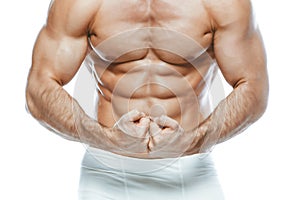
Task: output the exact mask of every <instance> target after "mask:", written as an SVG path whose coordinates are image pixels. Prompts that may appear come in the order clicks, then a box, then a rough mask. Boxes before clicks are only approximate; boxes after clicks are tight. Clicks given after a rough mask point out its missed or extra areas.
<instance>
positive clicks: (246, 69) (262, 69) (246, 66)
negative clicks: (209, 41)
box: [215, 30, 266, 87]
mask: <svg viewBox="0 0 300 200" xmlns="http://www.w3.org/2000/svg"><path fill="white" fill-rule="evenodd" d="M229 34H230V33H229V32H228V33H224V34H223V35H220V39H219V40H218V41H217V43H218V44H216V45H215V55H216V59H217V62H218V64H219V67H220V70H221V71H222V73H223V75H224V77H225V79H226V80H227V82H228V83H229V84H231V85H232V86H233V87H234V86H235V85H237V84H238V83H239V82H241V81H243V82H245V81H250V80H255V79H257V78H259V77H261V76H266V57H265V51H264V46H263V42H262V39H261V36H260V33H259V31H258V30H257V31H254V32H252V33H251V34H249V35H246V36H244V37H241V36H239V35H235V34H234V33H231V34H230V35H229Z"/></svg>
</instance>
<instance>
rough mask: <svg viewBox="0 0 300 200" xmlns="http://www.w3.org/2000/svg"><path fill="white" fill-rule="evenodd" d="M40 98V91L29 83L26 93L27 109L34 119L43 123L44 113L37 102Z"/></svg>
mask: <svg viewBox="0 0 300 200" xmlns="http://www.w3.org/2000/svg"><path fill="white" fill-rule="evenodd" d="M38 96H39V95H38V91H37V90H36V89H35V88H34V87H33V86H32V85H31V83H30V81H29V82H28V84H27V87H26V91H25V109H26V111H27V112H28V113H29V114H30V115H31V116H32V117H34V118H35V119H36V120H38V121H41V120H42V112H41V109H39V108H38V105H37V101H38V99H39V97H38Z"/></svg>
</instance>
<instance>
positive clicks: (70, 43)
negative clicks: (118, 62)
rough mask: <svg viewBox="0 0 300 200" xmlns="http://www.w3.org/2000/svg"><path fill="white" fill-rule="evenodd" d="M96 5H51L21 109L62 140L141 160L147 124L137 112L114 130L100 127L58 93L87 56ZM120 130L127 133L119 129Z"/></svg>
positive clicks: (64, 1)
mask: <svg viewBox="0 0 300 200" xmlns="http://www.w3.org/2000/svg"><path fill="white" fill-rule="evenodd" d="M98 4H100V3H99V0H90V1H77V0H60V1H54V3H53V4H52V5H51V8H50V11H49V17H48V20H47V24H46V26H45V27H43V29H42V30H41V32H40V34H39V36H38V38H37V41H36V44H35V47H34V50H33V60H32V67H31V69H30V73H29V76H28V84H27V88H26V100H27V108H28V110H29V112H30V113H31V114H32V116H33V117H35V118H36V119H37V120H38V121H40V122H41V124H43V125H44V126H46V127H47V128H49V129H51V130H52V131H54V132H56V133H57V134H59V135H60V136H62V137H64V138H66V139H69V140H75V141H80V142H83V143H85V144H89V145H91V146H93V147H97V148H101V149H104V150H109V151H112V152H115V153H120V154H122V153H124V152H123V151H124V150H126V154H127V155H129V156H135V157H143V156H147V151H148V147H147V143H148V142H147V141H148V140H147V136H146V134H147V132H148V128H149V123H150V120H149V119H147V118H143V117H145V116H144V115H143V113H140V112H138V111H132V112H129V113H127V114H126V115H124V117H122V118H121V119H120V120H119V121H118V122H117V123H116V126H115V127H116V128H114V129H112V128H107V127H103V126H101V125H100V124H99V123H98V121H95V120H94V119H92V118H90V117H89V116H88V115H86V113H85V112H84V111H83V110H82V108H81V107H80V106H79V104H78V103H77V102H76V100H75V99H73V98H72V97H71V96H70V95H69V94H68V93H67V92H66V91H65V90H64V89H63V86H64V85H65V84H67V83H68V82H69V81H70V80H71V79H72V78H73V77H74V75H75V74H76V72H77V71H78V69H79V67H80V65H81V63H82V62H83V60H84V58H85V56H86V54H87V49H88V35H89V34H92V33H90V29H89V26H90V22H91V21H92V18H93V17H94V14H95V13H96V12H97V11H98V10H99V8H98V6H97V5H98ZM83 8H84V9H83ZM137 120H140V123H139V124H136V123H135V122H136V121H137ZM123 129H124V130H127V132H128V133H130V134H125V133H123V132H122V131H120V130H123ZM132 134H133V135H132Z"/></svg>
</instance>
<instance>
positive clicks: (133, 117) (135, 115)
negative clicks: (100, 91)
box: [125, 110, 145, 122]
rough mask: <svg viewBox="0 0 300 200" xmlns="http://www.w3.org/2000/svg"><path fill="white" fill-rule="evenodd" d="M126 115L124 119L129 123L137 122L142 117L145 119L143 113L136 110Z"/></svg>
mask: <svg viewBox="0 0 300 200" xmlns="http://www.w3.org/2000/svg"><path fill="white" fill-rule="evenodd" d="M125 115H126V119H127V120H128V121H130V122H134V121H138V120H140V119H141V118H142V117H145V114H144V113H143V112H140V111H138V110H132V111H130V112H128V113H127V114H125Z"/></svg>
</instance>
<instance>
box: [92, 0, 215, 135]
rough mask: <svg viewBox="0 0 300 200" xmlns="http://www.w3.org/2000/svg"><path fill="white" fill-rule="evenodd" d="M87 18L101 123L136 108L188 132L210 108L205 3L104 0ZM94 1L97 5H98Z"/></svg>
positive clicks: (209, 27)
mask: <svg viewBox="0 0 300 200" xmlns="http://www.w3.org/2000/svg"><path fill="white" fill-rule="evenodd" d="M98 2H99V3H100V2H101V3H100V4H101V5H99V6H95V7H99V9H98V11H97V12H96V14H95V15H94V17H93V20H92V23H90V30H89V42H90V47H91V48H90V49H91V50H93V51H92V52H89V53H90V57H91V58H92V60H93V63H94V70H95V72H96V73H95V74H97V75H96V76H97V78H99V79H98V83H97V84H98V86H99V97H100V98H99V102H98V121H99V122H100V123H101V124H103V125H104V126H108V127H112V126H113V125H114V123H115V122H116V121H117V120H118V119H119V118H120V117H121V116H122V115H123V114H125V113H127V112H129V111H130V110H133V109H137V110H139V111H141V112H144V113H145V114H146V115H149V116H151V117H157V116H159V115H167V116H169V117H171V118H173V119H175V120H176V121H178V122H179V123H180V125H181V126H182V127H183V128H184V129H185V130H189V129H192V128H194V127H196V126H197V125H199V123H200V122H201V121H202V120H204V118H205V117H207V115H208V114H209V112H210V111H211V108H210V106H209V103H208V99H207V98H208V96H207V92H208V90H207V89H208V87H209V85H210V83H211V80H212V79H213V77H214V75H215V68H216V66H215V62H214V59H213V58H214V55H213V52H212V41H213V29H212V24H211V21H210V18H209V15H208V12H207V11H206V9H205V3H203V1H202V0H197V1H179V0H164V1H163V0H159V1H157V0H145V1H141V0H130V1H121V0H103V1H98ZM98 2H97V3H98Z"/></svg>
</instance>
